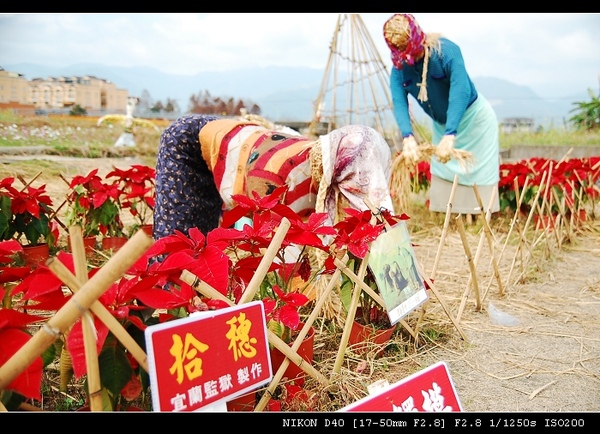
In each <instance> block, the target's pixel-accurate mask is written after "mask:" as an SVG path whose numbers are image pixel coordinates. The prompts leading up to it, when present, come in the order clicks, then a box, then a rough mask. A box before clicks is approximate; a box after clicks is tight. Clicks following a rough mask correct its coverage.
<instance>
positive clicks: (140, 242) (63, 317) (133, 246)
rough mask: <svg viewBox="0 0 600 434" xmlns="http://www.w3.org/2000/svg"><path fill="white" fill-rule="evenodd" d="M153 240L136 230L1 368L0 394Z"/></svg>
mask: <svg viewBox="0 0 600 434" xmlns="http://www.w3.org/2000/svg"><path fill="white" fill-rule="evenodd" d="M153 242H154V240H153V239H152V238H150V237H149V236H148V235H146V234H145V233H144V231H138V232H137V233H136V234H135V235H134V236H133V237H132V238H131V239H130V240H129V241H128V242H127V243H126V244H125V245H124V246H123V247H121V248H120V249H119V250H118V251H117V252H116V253H115V255H114V256H113V257H112V258H110V260H109V261H108V262H107V263H106V264H105V265H104V266H103V267H102V268H101V269H100V270H99V271H98V272H97V273H96V274H95V275H94V276H93V277H92V278H91V279H90V280H88V281H87V282H86V283H85V284H84V285H83V286H82V287H81V289H80V291H79V292H78V293H76V294H75V295H73V296H72V297H71V298H70V299H69V301H68V302H67V303H66V304H65V305H64V306H63V307H62V308H61V309H59V310H58V311H57V312H56V314H55V315H54V316H53V317H52V318H50V319H49V320H48V321H47V322H46V323H45V324H44V325H43V326H42V328H41V329H40V330H38V332H37V333H35V334H34V335H33V336H32V338H31V339H30V340H29V341H27V343H26V344H25V345H23V346H22V347H21V348H20V349H19V350H18V351H17V352H16V353H15V354H13V356H12V357H11V358H10V359H9V360H8V361H7V362H6V363H5V364H4V365H2V366H0V391H1V390H4V389H5V388H6V386H8V385H9V384H10V383H11V381H13V380H14V379H15V378H16V377H17V376H18V375H19V374H20V373H21V372H22V371H23V370H24V369H25V368H26V367H28V366H29V365H31V363H32V362H33V361H34V360H35V359H36V358H37V357H39V356H40V355H41V354H42V353H43V352H44V351H45V350H46V349H47V348H48V347H49V346H50V345H52V343H53V342H54V341H56V339H58V338H59V336H61V335H62V334H63V333H64V331H65V330H67V329H68V328H69V327H70V326H71V325H72V324H74V323H75V321H77V319H78V318H79V317H80V316H81V315H82V314H83V312H85V310H86V309H88V308H89V307H90V306H91V304H92V303H93V302H94V301H96V300H97V299H98V298H99V297H100V296H101V295H102V294H103V293H104V292H105V291H106V290H107V289H108V288H109V287H110V285H111V284H113V283H114V282H115V280H117V279H119V278H120V277H121V276H122V275H123V274H124V273H125V272H126V271H127V270H128V269H129V268H130V267H131V266H132V265H133V264H134V263H135V261H137V260H138V258H139V257H141V256H142V255H143V254H144V252H145V251H146V250H148V249H149V248H150V246H151V245H152V244H153Z"/></svg>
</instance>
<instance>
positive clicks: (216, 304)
mask: <svg viewBox="0 0 600 434" xmlns="http://www.w3.org/2000/svg"><path fill="white" fill-rule="evenodd" d="M204 302H205V303H206V305H207V306H208V307H209V308H210V309H211V310H218V309H224V308H226V307H229V306H230V305H229V303H226V302H224V301H223V300H214V299H212V298H209V299H205V300H204Z"/></svg>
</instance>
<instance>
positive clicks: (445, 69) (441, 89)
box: [390, 38, 477, 137]
mask: <svg viewBox="0 0 600 434" xmlns="http://www.w3.org/2000/svg"><path fill="white" fill-rule="evenodd" d="M440 42H441V49H440V50H431V56H430V58H429V64H428V67H427V96H428V100H427V101H425V102H421V101H419V100H418V98H417V95H418V94H419V87H418V86H417V84H418V83H420V82H421V75H422V73H423V59H421V60H419V61H418V62H416V63H415V65H414V66H409V65H407V64H404V65H403V68H402V69H397V68H395V67H393V68H392V72H391V74H390V91H391V93H392V101H393V104H394V117H395V118H396V122H397V123H398V127H399V128H400V131H401V132H402V136H403V137H406V136H408V135H410V134H412V133H413V131H412V125H411V122H410V115H409V112H408V95H409V94H410V95H412V96H413V97H414V98H415V99H416V100H417V102H418V103H419V105H420V106H421V107H422V108H423V110H424V111H425V113H427V114H428V115H429V116H430V117H431V119H433V121H434V122H437V123H438V124H441V125H444V134H456V133H457V131H458V125H459V124H460V121H461V119H462V117H463V115H464V114H465V111H466V110H467V108H469V106H471V104H473V102H475V100H476V99H477V90H476V89H475V85H474V84H473V82H472V81H471V79H470V78H469V74H467V70H466V68H465V62H464V60H463V57H462V53H461V51H460V48H459V47H458V45H456V44H455V43H454V42H452V41H450V40H448V39H446V38H440Z"/></svg>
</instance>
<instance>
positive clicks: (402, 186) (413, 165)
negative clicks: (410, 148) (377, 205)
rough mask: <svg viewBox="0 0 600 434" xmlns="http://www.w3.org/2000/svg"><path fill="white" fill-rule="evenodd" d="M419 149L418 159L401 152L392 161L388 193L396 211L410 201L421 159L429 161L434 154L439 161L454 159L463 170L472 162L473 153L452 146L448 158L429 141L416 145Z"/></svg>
mask: <svg viewBox="0 0 600 434" xmlns="http://www.w3.org/2000/svg"><path fill="white" fill-rule="evenodd" d="M417 149H418V151H419V155H420V157H419V160H417V161H415V160H413V159H412V158H406V157H405V156H404V155H403V154H402V152H399V153H398V154H396V157H395V158H394V161H393V162H392V175H391V177H390V195H391V196H392V200H393V202H394V210H395V211H396V213H398V212H402V210H405V209H406V208H407V205H408V204H409V202H410V193H411V191H413V190H414V187H415V186H414V185H413V183H416V182H417V176H416V175H417V173H418V172H417V170H418V169H417V165H418V164H419V163H420V162H421V161H431V157H433V156H434V155H435V156H436V157H438V158H440V161H444V162H445V161H449V160H450V159H454V160H456V161H457V162H458V164H459V165H460V166H461V167H462V168H463V169H464V170H465V171H468V169H469V167H470V166H471V165H472V164H473V154H472V153H471V152H468V151H464V150H461V149H455V148H452V150H451V151H450V156H449V158H448V157H447V156H443V157H440V156H439V155H438V153H437V146H433V145H432V144H430V143H420V144H419V145H418V147H417Z"/></svg>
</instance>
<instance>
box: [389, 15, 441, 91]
mask: <svg viewBox="0 0 600 434" xmlns="http://www.w3.org/2000/svg"><path fill="white" fill-rule="evenodd" d="M414 24H415V25H416V26H417V28H418V24H417V22H416V21H415V22H414ZM419 32H420V28H419ZM383 34H384V36H385V38H386V40H387V41H389V43H390V44H392V45H393V46H394V47H396V48H397V49H398V50H399V51H404V50H406V48H407V46H408V43H409V41H410V38H411V28H410V22H409V20H408V18H407V17H406V16H405V15H402V14H396V15H394V16H393V17H392V18H390V19H389V20H388V21H387V22H386V23H385V24H384V26H383ZM440 37H441V34H440V33H426V34H425V39H424V40H423V43H422V45H423V57H424V59H423V72H422V74H421V83H418V84H417V86H419V94H418V95H417V99H418V100H419V101H422V102H426V101H427V100H428V99H429V97H428V95H427V71H428V69H429V58H430V57H431V51H432V50H440V41H439V39H440Z"/></svg>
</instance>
